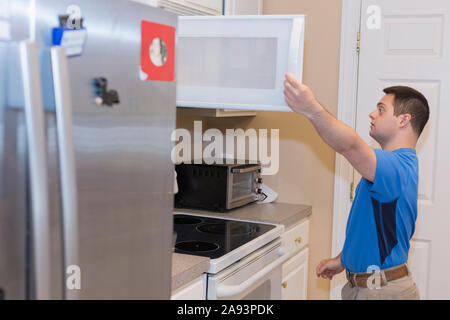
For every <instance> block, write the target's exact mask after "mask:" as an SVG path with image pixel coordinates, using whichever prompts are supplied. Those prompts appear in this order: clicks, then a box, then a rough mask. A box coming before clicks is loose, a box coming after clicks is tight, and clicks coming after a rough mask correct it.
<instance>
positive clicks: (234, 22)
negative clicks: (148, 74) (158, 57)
mask: <svg viewBox="0 0 450 320" xmlns="http://www.w3.org/2000/svg"><path fill="white" fill-rule="evenodd" d="M304 25H305V17H304V16H303V15H296V16H269V15H263V16H256V15H255V16H185V17H179V20H178V29H177V62H176V64H177V105H178V106H180V107H196V108H224V109H240V110H264V111H291V110H290V108H289V107H288V106H287V105H286V102H285V101H284V94H283V86H284V85H283V82H284V79H285V74H286V72H290V73H292V74H293V75H294V76H295V77H296V78H297V79H299V80H300V81H301V80H302V67H303V43H304Z"/></svg>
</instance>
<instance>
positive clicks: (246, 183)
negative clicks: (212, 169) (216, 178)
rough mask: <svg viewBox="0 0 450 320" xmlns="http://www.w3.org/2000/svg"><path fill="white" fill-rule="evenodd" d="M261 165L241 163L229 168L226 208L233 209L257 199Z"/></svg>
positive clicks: (260, 180)
mask: <svg viewBox="0 0 450 320" xmlns="http://www.w3.org/2000/svg"><path fill="white" fill-rule="evenodd" d="M260 171H261V167H260V166H259V165H242V166H238V167H233V168H231V169H230V174H229V180H228V193H227V209H233V208H236V207H239V206H242V205H245V204H247V203H250V202H254V201H256V200H258V194H259V193H258V192H259V190H260V188H259V187H260V183H261V182H262V179H261V175H260Z"/></svg>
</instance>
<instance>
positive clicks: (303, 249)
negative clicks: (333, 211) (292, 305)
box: [281, 219, 309, 300]
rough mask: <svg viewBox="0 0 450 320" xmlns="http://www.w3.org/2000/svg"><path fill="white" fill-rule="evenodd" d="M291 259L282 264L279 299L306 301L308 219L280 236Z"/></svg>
mask: <svg viewBox="0 0 450 320" xmlns="http://www.w3.org/2000/svg"><path fill="white" fill-rule="evenodd" d="M281 238H282V241H283V247H284V248H285V249H286V250H287V251H288V252H290V254H291V258H290V259H289V260H288V261H286V262H285V263H284V264H283V271H282V280H281V287H282V293H281V297H282V299H283V300H306V297H307V287H308V256H309V249H308V247H307V245H308V242H309V219H305V220H303V221H301V222H300V223H298V224H297V225H295V226H293V227H292V228H290V229H288V230H286V231H285V232H284V234H283V235H282V236H281Z"/></svg>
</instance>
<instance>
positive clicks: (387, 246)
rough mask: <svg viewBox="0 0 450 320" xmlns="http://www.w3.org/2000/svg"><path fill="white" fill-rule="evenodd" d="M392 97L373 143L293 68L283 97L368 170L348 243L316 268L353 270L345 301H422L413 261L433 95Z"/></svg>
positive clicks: (401, 92)
mask: <svg viewBox="0 0 450 320" xmlns="http://www.w3.org/2000/svg"><path fill="white" fill-rule="evenodd" d="M383 91H384V93H385V95H384V96H383V97H382V98H381V100H380V101H379V102H378V104H377V106H376V109H375V110H374V111H373V112H372V113H370V114H369V117H370V120H371V122H370V136H371V137H372V138H374V139H375V140H376V141H377V142H378V143H379V144H380V146H381V150H380V149H373V148H371V147H370V146H369V145H368V144H367V143H366V142H364V141H363V140H362V139H361V137H359V136H358V134H357V133H356V132H355V131H354V130H353V129H352V128H350V127H348V126H347V125H345V124H344V123H342V122H341V121H339V120H337V119H336V118H335V117H333V116H332V115H331V114H330V113H328V112H327V111H326V110H325V109H324V108H323V107H322V106H321V105H320V104H319V103H318V102H317V100H316V99H315V97H314V95H313V93H312V92H311V90H310V89H309V88H308V87H307V86H305V85H303V84H301V83H300V82H299V81H297V80H296V79H295V78H294V77H293V76H292V75H291V74H289V73H288V74H286V80H285V82H284V97H285V100H286V102H287V104H288V105H289V107H291V109H292V110H293V111H295V112H297V113H300V114H303V115H305V116H306V117H307V118H308V119H309V120H310V121H311V122H312V124H313V125H314V127H315V129H316V130H317V132H318V133H319V135H320V136H321V137H322V139H323V140H324V141H325V142H326V143H327V144H328V145H330V146H331V147H332V148H333V149H334V150H335V151H336V152H338V153H340V154H342V155H343V156H344V157H345V158H346V159H347V160H348V161H349V162H350V163H351V164H352V165H353V167H354V168H355V169H356V170H357V171H358V172H359V173H360V174H361V175H362V178H361V181H360V182H359V184H358V187H357V188H356V193H355V198H354V200H353V204H352V208H351V210H350V214H349V217H348V221H347V230H346V239H345V243H344V248H343V250H342V252H341V254H339V255H338V256H337V257H335V258H333V259H326V260H323V261H321V262H320V263H319V265H318V266H317V268H316V274H317V276H318V277H319V276H320V277H323V278H327V279H332V278H333V276H334V275H336V274H338V273H340V272H342V271H344V270H346V274H347V279H348V282H347V284H346V285H345V286H344V288H343V289H342V298H343V299H419V292H418V289H417V287H416V285H415V283H414V281H413V280H412V278H411V274H410V272H409V270H408V268H407V267H406V262H407V259H408V251H409V240H410V239H411V237H412V235H413V234H414V228H415V221H416V217H417V195H418V189H417V182H418V161H417V156H416V150H415V147H416V143H417V139H418V138H419V136H420V134H421V132H422V130H423V128H424V127H425V124H426V123H427V121H428V118H429V107H428V102H427V100H426V98H425V97H424V96H423V95H422V94H421V93H420V92H418V91H416V90H414V89H412V88H409V87H403V86H396V87H390V88H386V89H384V90H383Z"/></svg>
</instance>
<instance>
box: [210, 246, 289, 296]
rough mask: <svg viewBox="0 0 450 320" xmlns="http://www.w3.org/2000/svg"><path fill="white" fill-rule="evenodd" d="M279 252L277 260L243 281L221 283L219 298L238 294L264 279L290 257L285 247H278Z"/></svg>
mask: <svg viewBox="0 0 450 320" xmlns="http://www.w3.org/2000/svg"><path fill="white" fill-rule="evenodd" d="M278 250H279V251H278V254H279V255H280V257H279V258H277V259H276V260H275V261H273V262H271V263H269V264H268V265H267V266H265V267H264V268H263V269H262V270H260V271H258V272H257V273H255V274H254V275H252V276H251V277H250V278H248V279H247V280H245V281H244V282H242V283H241V284H238V285H219V286H218V287H217V289H216V296H217V298H230V297H233V296H235V295H238V294H240V293H242V292H245V291H246V290H247V289H249V288H251V287H252V286H253V285H255V284H256V283H257V282H258V281H260V280H261V279H263V278H264V277H265V276H266V275H267V274H268V273H270V272H272V271H273V270H274V269H276V268H278V267H279V266H280V265H282V264H283V263H284V262H285V261H286V260H288V259H289V256H290V255H289V252H287V251H286V250H285V249H284V248H279V249H278Z"/></svg>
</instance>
